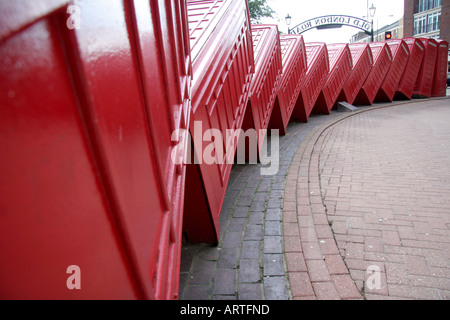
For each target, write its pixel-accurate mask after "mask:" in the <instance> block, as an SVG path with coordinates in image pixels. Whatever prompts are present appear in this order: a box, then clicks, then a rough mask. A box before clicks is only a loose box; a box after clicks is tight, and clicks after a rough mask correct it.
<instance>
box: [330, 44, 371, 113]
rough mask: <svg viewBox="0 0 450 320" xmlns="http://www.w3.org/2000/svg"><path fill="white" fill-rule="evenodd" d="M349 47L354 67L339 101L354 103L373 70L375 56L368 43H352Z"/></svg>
mask: <svg viewBox="0 0 450 320" xmlns="http://www.w3.org/2000/svg"><path fill="white" fill-rule="evenodd" d="M349 49H350V53H351V55H352V63H353V68H352V71H351V72H350V75H349V77H348V79H347V81H346V82H345V84H344V86H343V88H342V90H341V93H340V95H339V97H338V102H339V101H345V102H348V103H350V104H352V103H353V101H355V99H356V96H357V95H358V93H359V91H360V90H361V87H362V86H363V84H364V82H365V81H366V79H367V76H368V75H369V73H370V71H371V70H372V66H373V57H372V50H371V49H370V46H369V45H368V44H366V43H351V44H349Z"/></svg>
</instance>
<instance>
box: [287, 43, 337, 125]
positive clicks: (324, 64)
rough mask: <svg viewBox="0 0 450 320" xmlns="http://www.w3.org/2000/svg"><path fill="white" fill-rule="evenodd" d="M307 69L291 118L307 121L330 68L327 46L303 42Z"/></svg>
mask: <svg viewBox="0 0 450 320" xmlns="http://www.w3.org/2000/svg"><path fill="white" fill-rule="evenodd" d="M305 48H306V57H307V62H308V70H307V71H306V75H305V79H304V82H303V86H302V89H301V91H300V98H299V99H300V103H298V104H297V105H296V106H295V109H294V112H293V115H292V117H293V119H294V120H298V121H301V122H307V121H308V118H309V116H310V114H311V111H312V108H313V107H314V104H315V103H316V100H317V97H318V96H319V94H320V91H321V90H322V88H323V86H324V85H325V82H326V80H327V77H328V73H329V70H330V66H329V60H328V52H327V46H326V44H325V43H322V42H309V43H306V44H305Z"/></svg>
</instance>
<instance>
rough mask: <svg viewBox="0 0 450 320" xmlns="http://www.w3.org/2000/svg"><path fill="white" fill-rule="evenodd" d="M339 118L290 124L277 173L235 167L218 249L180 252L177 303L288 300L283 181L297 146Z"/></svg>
mask: <svg viewBox="0 0 450 320" xmlns="http://www.w3.org/2000/svg"><path fill="white" fill-rule="evenodd" d="M339 116H341V114H338V113H334V114H332V115H329V116H319V115H318V116H312V117H311V118H310V120H309V122H308V123H291V124H289V126H288V130H287V135H285V136H282V137H280V168H279V170H278V172H277V174H276V175H273V176H262V175H261V173H260V169H261V164H258V165H251V164H247V165H234V166H233V169H232V172H231V177H230V182H229V185H228V188H227V192H226V195H225V200H224V204H223V208H222V212H221V215H220V225H221V234H220V241H219V244H218V246H217V247H213V246H209V245H204V244H200V245H185V246H183V248H182V261H181V277H180V299H193V300H196V299H198V300H205V299H239V300H249V299H256V300H260V299H269V300H277V299H280V300H286V299H290V298H291V294H290V288H289V282H288V279H287V274H286V270H285V262H284V258H283V237H282V231H283V230H282V223H281V220H282V205H283V197H284V189H285V182H286V175H287V172H288V170H289V168H290V164H291V161H292V158H293V156H294V154H295V152H296V151H297V149H298V146H299V144H300V143H301V142H302V141H303V139H304V137H305V136H306V135H307V134H308V133H309V132H310V131H311V130H312V129H313V128H315V127H316V126H318V125H320V124H322V123H325V122H327V121H329V120H331V119H333V118H335V117H339Z"/></svg>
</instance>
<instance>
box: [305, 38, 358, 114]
mask: <svg viewBox="0 0 450 320" xmlns="http://www.w3.org/2000/svg"><path fill="white" fill-rule="evenodd" d="M327 51H328V59H329V62H330V73H329V74H328V77H327V81H326V82H325V85H324V86H323V88H322V91H321V92H320V94H319V97H318V98H317V101H316V103H315V105H314V109H313V112H319V113H323V114H330V111H331V109H332V108H333V106H334V104H335V103H336V100H337V98H338V96H339V94H340V92H341V90H342V87H343V86H344V84H345V82H346V81H347V79H348V77H349V76H350V72H351V71H352V57H351V53H350V49H349V47H348V44H340V43H336V44H328V45H327Z"/></svg>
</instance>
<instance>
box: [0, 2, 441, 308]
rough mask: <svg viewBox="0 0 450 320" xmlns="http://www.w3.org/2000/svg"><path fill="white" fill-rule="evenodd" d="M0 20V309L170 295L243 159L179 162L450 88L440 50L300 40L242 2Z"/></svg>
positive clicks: (123, 5)
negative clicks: (316, 118)
mask: <svg viewBox="0 0 450 320" xmlns="http://www.w3.org/2000/svg"><path fill="white" fill-rule="evenodd" d="M0 21H1V22H0V56H1V57H2V60H1V62H0V83H1V84H2V85H1V87H0V117H1V119H2V120H1V122H0V123H1V124H0V147H1V149H2V157H0V170H1V172H0V173H1V176H2V183H1V184H0V248H1V252H2V262H1V263H0V287H1V288H2V290H0V297H1V298H3V299H176V298H177V297H178V283H179V270H180V250H181V244H182V242H183V241H190V242H208V243H217V241H218V239H219V234H220V223H219V216H220V211H221V207H222V203H223V199H224V195H225V191H226V188H227V185H228V180H229V177H230V171H231V168H232V163H230V161H227V159H225V157H226V156H227V155H226V154H225V153H224V154H221V153H219V152H216V153H215V155H214V157H216V160H217V161H216V162H214V163H212V164H211V163H208V162H206V161H203V162H201V161H196V162H201V163H190V164H187V163H189V161H175V159H184V160H191V159H188V158H187V154H191V155H192V154H197V155H200V156H201V155H202V154H203V151H204V150H205V148H206V147H208V146H210V144H211V143H212V142H213V143H214V145H215V146H216V147H217V148H219V147H222V148H223V149H225V150H227V151H229V150H231V158H233V155H234V152H235V150H236V142H237V140H238V138H239V137H238V136H236V135H229V136H227V135H226V134H225V133H226V131H227V130H234V131H235V132H242V131H239V130H240V129H242V130H244V131H245V130H248V129H255V130H256V131H262V132H265V131H264V130H267V129H278V130H280V132H281V134H284V133H285V132H286V129H287V125H288V123H289V121H294V120H298V121H307V120H308V117H309V116H310V114H311V113H313V112H318V113H324V114H327V113H329V112H330V111H331V109H332V108H333V106H334V105H335V104H336V102H339V101H347V102H349V103H355V104H371V103H372V102H373V101H377V100H380V101H392V99H394V98H396V97H397V96H401V97H402V98H408V99H410V98H411V97H412V96H413V95H415V94H417V95H422V96H436V95H437V96H439V95H445V79H444V78H445V76H443V74H444V73H443V71H442V70H443V69H444V68H445V71H446V67H447V64H446V59H445V63H444V58H443V53H442V52H444V51H445V58H447V56H446V54H447V50H448V43H446V42H444V41H434V40H431V39H414V38H406V39H403V40H392V41H389V42H387V43H373V44H370V45H367V44H351V45H347V44H333V45H325V44H323V43H304V41H303V38H302V36H299V35H282V36H279V33H278V29H277V26H275V25H251V23H250V19H249V13H248V7H247V2H246V1H245V0H195V1H194V0H186V1H184V0H170V1H169V0H167V1H153V0H150V1H149V0H98V1H89V0H79V1H70V0H36V1H33V4H32V5H30V4H25V3H24V2H22V1H3V2H0ZM441 48H442V49H441ZM444 64H445V66H443V65H444ZM435 70H436V71H435ZM445 74H446V72H445ZM198 124H200V125H198ZM209 129H217V130H218V131H219V132H221V133H222V136H221V138H220V139H212V138H211V137H208V132H211V131H208V130H209ZM208 139H209V140H208ZM264 139H265V135H264V134H262V135H261V134H260V135H258V141H257V144H258V148H260V147H261V146H262V144H263V142H264ZM205 140H206V141H205ZM192 151H194V152H192ZM219 157H222V158H221V159H219ZM196 160H199V159H196ZM74 266H75V267H74Z"/></svg>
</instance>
